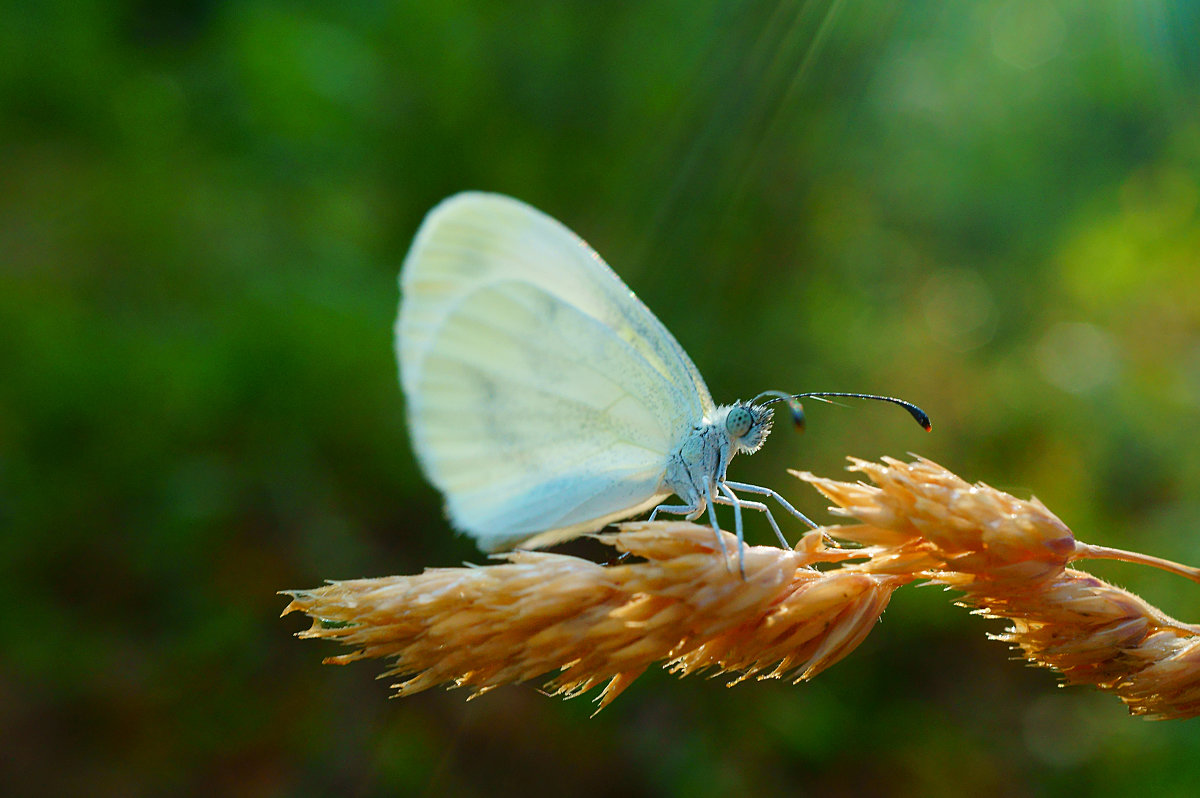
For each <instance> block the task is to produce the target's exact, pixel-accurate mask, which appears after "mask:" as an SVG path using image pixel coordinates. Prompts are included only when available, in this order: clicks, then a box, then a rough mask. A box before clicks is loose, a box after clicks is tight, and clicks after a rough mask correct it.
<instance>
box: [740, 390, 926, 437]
mask: <svg viewBox="0 0 1200 798" xmlns="http://www.w3.org/2000/svg"><path fill="white" fill-rule="evenodd" d="M765 396H770V397H773V398H772V399H769V400H768V401H766V402H763V405H770V404H774V403H775V402H787V405H788V408H789V409H790V410H791V412H792V420H793V421H794V422H795V423H796V425H797V426H799V427H803V426H804V411H803V409H801V408H800V401H799V400H801V399H804V398H806V397H810V396H811V397H813V398H825V397H830V396H841V397H845V398H847V399H871V400H873V401H876V402H889V403H891V404H894V405H899V406H900V407H903V408H904V409H905V410H907V411H908V414H909V415H910V416H912V417H913V418H914V419H915V420H916V422H917V423H918V424H920V425H921V426H922V427H924V428H925V431H926V432H928V431H930V430H932V429H933V424H932V423H931V422H930V421H929V415H928V414H927V413H926V412H925V411H924V410H922V409H921V408H919V407H917V406H916V405H914V404H913V403H912V402H906V401H904V400H903V399H897V398H896V397H894V396H879V395H877V394H873V393H846V392H844V391H814V392H811V393H793V394H787V393H784V392H783V391H763V392H762V393H760V394H759V395H758V396H756V397H754V399H753V400H752V401H751V404H757V403H758V400H759V399H761V398H763V397H765Z"/></svg>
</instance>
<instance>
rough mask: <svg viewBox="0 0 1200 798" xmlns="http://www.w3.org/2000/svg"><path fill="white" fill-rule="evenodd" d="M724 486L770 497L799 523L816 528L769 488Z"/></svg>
mask: <svg viewBox="0 0 1200 798" xmlns="http://www.w3.org/2000/svg"><path fill="white" fill-rule="evenodd" d="M725 484H727V485H729V487H731V488H734V489H735V490H741V491H745V492H746V493H757V494H758V495H759V496H770V497H771V498H772V499H774V500H775V501H777V502H779V503H780V504H781V505H783V509H785V510H787V511H788V512H789V513H791V514H792V515H794V516H796V517H797V518H799V519H800V520H801V521H803V522H804V523H806V524H808V526H809V528H811V529H816V528H817V525H816V524H814V523H813V522H812V519H810V518H809V517H808V516H807V515H805V514H804V513H802V512H800V511H799V510H797V509H796V508H795V507H793V506H792V505H791V504H789V503H788V501H787V499H785V498H783V497H782V496H780V495H779V494H778V493H776V492H775V491H773V490H771V489H770V488H762V487H759V486H758V485H747V484H746V483H745V482H727V483H725ZM788 548H791V547H790V546H789V547H788Z"/></svg>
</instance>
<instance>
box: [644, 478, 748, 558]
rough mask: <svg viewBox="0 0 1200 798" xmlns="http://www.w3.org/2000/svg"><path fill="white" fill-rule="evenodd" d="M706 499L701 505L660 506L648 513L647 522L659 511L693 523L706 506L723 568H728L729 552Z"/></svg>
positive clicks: (711, 504)
mask: <svg viewBox="0 0 1200 798" xmlns="http://www.w3.org/2000/svg"><path fill="white" fill-rule="evenodd" d="M707 499H708V497H707V496H705V502H704V504H701V503H700V502H696V503H694V504H660V505H658V506H657V507H655V508H654V509H653V510H652V511H651V512H650V518H649V519H648V520H650V521H653V520H654V518H655V516H657V515H658V513H659V511H660V510H661V511H662V512H664V513H671V514H672V515H682V516H683V517H684V518H686V519H687V520H689V521H695V520H696V519H697V518H699V517H700V514H701V513H703V512H704V508H705V507H706V506H707V507H708V520H709V523H711V524H712V528H713V532H715V533H716V536H717V545H718V546H720V547H721V555H722V556H723V557H724V559H725V567H726V568H729V552H728V551H727V550H726V549H725V539H724V538H722V537H721V527H719V526H718V525H717V514H716V513H715V512H714V511H713V503H712V502H711V501H708V500H707Z"/></svg>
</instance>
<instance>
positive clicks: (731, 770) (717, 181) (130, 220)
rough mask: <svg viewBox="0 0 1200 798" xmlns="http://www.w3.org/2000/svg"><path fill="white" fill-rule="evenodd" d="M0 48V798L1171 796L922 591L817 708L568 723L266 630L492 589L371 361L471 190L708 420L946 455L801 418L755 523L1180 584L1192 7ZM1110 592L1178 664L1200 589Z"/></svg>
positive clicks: (658, 686) (422, 11) (1174, 726)
mask: <svg viewBox="0 0 1200 798" xmlns="http://www.w3.org/2000/svg"><path fill="white" fill-rule="evenodd" d="M4 18H5V24H4V25H3V26H0V63H3V65H4V66H3V67H2V68H0V109H2V112H0V143H2V146H3V153H4V156H3V158H2V159H0V340H2V341H3V342H4V344H3V346H0V374H3V375H4V376H3V378H2V379H0V526H2V528H3V530H4V535H3V539H4V541H5V549H6V551H5V556H4V557H3V558H0V569H2V571H0V613H2V619H0V620H2V623H3V627H4V628H5V630H6V634H5V635H4V642H3V654H2V656H0V728H3V729H4V730H5V732H6V733H5V738H6V744H5V755H4V756H3V757H0V783H4V784H5V785H7V787H6V790H5V791H6V793H7V794H17V793H29V794H40V795H51V794H62V795H121V796H137V795H164V794H172V795H189V794H195V795H199V794H203V795H211V794H217V795H231V796H239V795H244V796H260V795H326V794H333V793H335V792H336V793H340V794H353V795H396V794H425V795H509V794H513V795H516V794H528V793H529V792H530V790H531V789H540V790H541V791H544V792H549V793H555V792H564V793H565V792H570V793H572V794H575V795H606V794H617V793H620V794H625V795H652V794H653V795H688V796H692V797H694V796H707V795H730V794H751V793H753V794H756V795H775V794H797V793H800V794H803V793H805V792H811V793H812V794H823V795H829V794H846V795H849V794H861V793H870V794H876V795H923V796H929V795H934V796H936V795H961V794H974V795H980V796H990V795H1055V794H1066V793H1071V794H1077V793H1078V794H1094V795H1123V794H1131V793H1134V792H1136V793H1138V794H1151V793H1152V794H1155V795H1159V796H1171V795H1191V794H1193V791H1194V787H1195V784H1196V783H1198V782H1200V736H1198V735H1197V732H1196V730H1197V728H1198V727H1197V726H1196V722H1195V721H1193V722H1185V723H1160V724H1149V723H1145V722H1142V721H1140V720H1133V719H1128V718H1126V717H1125V716H1124V714H1123V711H1122V709H1121V707H1120V706H1119V705H1117V704H1116V703H1115V702H1114V701H1113V700H1111V699H1109V698H1107V697H1104V696H1099V695H1093V694H1091V693H1088V692H1087V691H1083V690H1067V691H1057V690H1055V689H1054V680H1053V678H1052V676H1051V675H1050V674H1048V673H1044V672H1037V671H1031V670H1028V669H1024V668H1022V667H1021V666H1020V665H1018V664H1017V663H1014V662H1011V661H1008V659H1007V657H1006V652H1005V651H1004V650H1003V648H1002V647H1001V646H1000V645H999V644H997V643H994V642H989V641H988V640H986V639H985V637H984V634H985V632H986V631H988V630H994V628H995V627H994V626H991V625H989V624H988V623H987V622H984V621H981V620H979V619H977V618H971V617H968V616H966V615H965V614H964V613H962V612H960V611H957V610H955V609H953V608H952V607H951V606H950V604H949V602H948V601H947V597H946V596H945V595H944V594H940V593H934V592H932V591H914V590H907V591H902V592H901V594H900V595H899V596H898V597H897V599H896V601H895V602H894V604H893V606H892V608H891V609H890V610H889V612H888V614H887V615H886V616H885V623H884V624H882V625H881V626H880V627H879V629H878V630H877V632H876V634H874V635H873V636H872V638H871V639H870V640H868V642H867V643H866V644H865V645H864V647H863V648H862V649H861V650H859V651H858V652H856V653H855V654H854V655H853V656H852V657H851V658H850V659H849V660H848V661H847V662H845V663H843V664H841V665H839V666H838V667H837V668H835V669H833V670H832V671H831V672H829V673H827V674H824V675H822V676H821V677H820V678H819V679H817V681H816V682H814V683H813V684H810V685H803V686H799V687H794V686H791V685H788V684H783V683H777V682H767V683H756V684H748V685H741V686H739V687H737V688H736V689H734V690H732V691H727V690H725V689H724V688H723V687H722V686H721V685H720V684H718V683H712V682H708V683H706V682H703V681H691V680H689V681H684V682H678V681H676V680H674V679H672V678H670V677H668V676H665V675H663V674H648V675H647V676H646V677H644V678H643V679H642V680H641V681H640V682H639V683H638V684H637V685H635V686H634V687H633V688H632V689H631V690H629V691H628V692H627V693H626V694H625V695H624V696H622V697H621V699H620V700H619V701H618V702H617V703H616V704H615V705H614V706H613V707H612V708H610V709H609V710H606V711H605V712H604V713H602V715H600V716H599V717H598V718H596V719H594V720H588V719H587V715H588V713H589V712H590V705H589V704H587V702H586V701H585V700H578V701H574V702H567V703H564V702H561V701H557V700H551V699H548V698H545V697H543V696H541V695H540V694H538V692H537V690H536V689H535V687H536V686H535V685H529V686H526V687H520V688H510V689H505V690H499V691H496V692H495V693H492V694H489V695H488V696H486V697H484V698H482V699H480V700H478V701H474V702H471V703H470V704H467V703H465V702H464V701H463V699H464V697H465V696H463V695H462V694H460V693H453V692H452V693H448V694H447V693H431V694H426V695H422V696H418V697H415V698H412V699H408V700H405V701H402V702H388V701H386V700H385V696H386V694H387V693H386V689H385V685H384V684H380V683H377V682H375V681H374V676H375V674H376V669H375V668H374V667H373V666H371V665H362V666H358V667H351V668H346V669H331V668H325V667H321V666H320V665H319V664H318V663H319V660H320V658H321V656H323V655H324V654H327V653H329V649H327V648H322V647H320V646H317V645H314V644H310V643H300V642H297V641H295V640H293V639H292V638H291V637H289V634H290V633H291V632H293V631H295V630H297V629H299V628H300V627H301V625H302V624H301V621H300V620H299V619H294V618H289V619H286V620H284V621H282V622H281V621H279V620H278V619H277V618H276V615H277V613H278V611H279V610H280V609H281V608H282V606H283V604H284V600H283V599H282V598H280V597H278V596H276V595H275V594H274V591H276V590H279V589H282V588H297V587H308V586H312V585H315V584H318V583H319V582H320V580H322V579H324V578H345V577H355V576H378V575H385V574H389V573H402V572H412V571H415V570H418V569H420V568H422V567H425V566H440V565H454V564H457V563H459V562H461V561H462V560H464V559H469V560H471V561H475V562H479V561H481V560H482V557H481V555H479V554H478V553H477V552H475V551H474V549H473V548H472V546H471V545H470V543H469V542H468V541H466V540H464V539H462V538H456V537H454V536H453V535H451V534H450V533H449V531H448V527H447V524H446V523H445V521H444V520H443V519H442V517H441V514H440V508H439V502H440V500H439V497H438V496H437V495H436V493H435V492H434V491H433V490H432V489H431V488H430V487H429V486H428V485H427V484H426V483H425V482H424V481H423V480H422V479H421V477H420V475H419V473H418V471H417V469H416V465H415V463H414V461H413V458H412V455H411V453H410V450H409V446H408V442H407V439H406V436H405V430H404V421H403V400H402V397H401V396H400V393H399V391H398V388H397V386H396V377H395V364H394V363H393V360H392V353H391V340H390V339H391V323H392V319H393V314H394V310H395V306H396V302H397V292H396V288H395V276H396V270H397V267H398V265H399V263H400V260H401V258H402V257H403V254H404V252H405V250H406V248H407V246H408V243H409V240H410V237H411V235H412V233H413V231H414V230H415V229H416V226H417V225H418V223H419V221H420V219H421V216H422V214H423V213H424V212H425V211H426V210H427V209H428V208H429V207H431V206H432V205H433V204H434V203H435V202H436V201H437V200H439V199H441V198H442V197H444V196H446V195H447V194H450V193H452V192H454V191H457V190H461V189H464V188H481V189H488V190H496V191H503V192H505V193H508V194H512V195H514V196H517V197H520V198H522V199H524V200H526V201H528V202H531V203H533V204H534V205H536V206H538V207H540V208H542V209H544V210H546V211H547V212H549V213H551V214H552V215H554V216H556V217H558V218H560V219H562V220H563V221H564V222H566V223H567V224H568V225H569V226H571V227H572V228H573V229H575V230H577V231H578V232H579V233H580V234H582V235H584V236H586V237H587V238H588V239H589V240H590V241H591V243H592V244H593V245H595V246H596V248H597V249H598V250H599V251H600V252H601V253H602V254H603V255H604V256H605V257H606V258H607V259H608V260H609V262H610V263H611V264H613V266H614V268H616V270H617V271H618V272H619V273H620V274H621V275H622V276H623V277H624V278H625V279H626V280H627V281H628V282H629V284H630V285H631V286H632V287H633V288H634V289H635V290H636V291H638V293H639V294H640V295H641V296H642V298H643V299H644V300H645V301H646V302H647V304H648V305H649V306H650V307H651V308H653V309H654V310H655V312H656V313H657V314H658V315H659V316H660V318H661V319H662V320H663V321H664V323H665V324H666V325H667V326H668V327H669V328H670V329H671V330H672V331H673V332H674V333H675V335H676V337H677V338H678V339H679V340H680V342H681V343H682V344H683V345H684V346H685V347H686V348H687V349H688V351H689V352H690V353H691V355H692V357H693V359H694V360H695V361H696V362H697V364H698V365H699V367H700V369H701V370H702V371H703V373H704V374H705V376H706V379H707V380H708V382H709V386H710V388H711V389H712V392H713V394H714V396H715V397H716V398H717V399H718V400H719V401H720V400H724V401H728V400H732V399H734V398H737V397H739V396H740V397H743V398H745V397H749V396H751V395H753V394H755V393H757V392H758V391H760V390H763V389H766V388H786V389H793V390H819V389H825V390H866V391H878V392H887V393H893V394H896V395H900V396H904V397H906V398H909V399H912V400H914V401H917V402H918V403H920V404H921V405H923V406H924V407H925V408H926V409H927V410H928V411H929V412H930V414H931V415H932V416H933V418H934V422H935V430H934V434H933V435H930V436H925V435H924V434H923V433H922V432H921V431H920V430H919V429H917V427H916V426H915V425H912V424H911V423H910V422H908V421H907V420H905V419H904V418H903V416H902V414H900V413H898V412H897V411H895V409H894V408H887V407H883V406H855V407H854V408H852V409H842V408H836V407H829V406H825V405H810V407H809V432H808V433H807V436H806V437H805V438H803V439H799V438H796V437H795V436H791V435H790V433H789V431H787V430H785V429H782V428H781V429H780V430H779V431H777V432H776V435H775V437H774V439H773V440H772V441H771V442H770V445H769V446H768V447H767V448H766V449H765V450H764V452H762V453H761V454H759V455H758V456H757V457H754V458H751V459H744V460H739V461H738V462H737V463H736V464H735V471H736V476H737V478H738V479H741V480H746V481H757V482H759V483H762V484H771V485H775V486H778V487H780V488H781V489H783V490H785V492H786V493H787V494H788V495H789V496H790V497H791V498H793V499H794V500H796V501H797V502H798V503H799V504H800V506H801V507H802V508H804V509H805V510H806V511H808V512H810V513H812V514H816V515H818V516H819V517H823V516H820V514H821V508H822V502H820V501H819V500H818V499H817V497H816V496H815V494H812V493H811V491H807V490H805V489H803V488H801V487H800V486H799V485H796V484H794V483H792V482H791V481H790V478H788V477H786V476H785V475H784V473H783V470H784V468H785V467H789V466H791V467H802V468H807V469H811V470H814V471H816V472H818V473H822V474H830V475H836V474H837V473H840V468H841V464H842V458H843V457H844V456H845V455H847V454H853V455H858V456H864V457H876V456H878V455H880V454H893V455H903V453H904V452H906V451H910V450H912V451H919V452H920V453H922V454H925V455H927V456H930V457H933V458H934V459H936V460H939V461H940V462H942V463H943V464H945V465H947V466H948V467H950V468H952V469H953V470H955V471H957V472H958V473H960V474H962V475H963V476H964V477H966V478H968V479H982V480H986V481H988V482H990V483H992V484H994V485H997V486H998V487H1002V488H1005V489H1008V490H1012V491H1014V492H1017V493H1018V494H1020V495H1023V496H1024V495H1028V494H1029V493H1031V492H1033V491H1036V492H1037V494H1038V496H1039V497H1040V498H1042V499H1043V500H1044V501H1045V502H1046V503H1047V504H1048V506H1049V507H1051V509H1053V510H1055V511H1056V512H1057V513H1058V514H1059V515H1060V516H1061V517H1062V518H1063V519H1064V520H1065V521H1067V523H1069V524H1070V525H1071V526H1072V527H1073V528H1074V529H1075V531H1076V532H1077V534H1078V535H1079V536H1080V537H1082V538H1084V539H1086V540H1088V541H1091V542H1095V543H1103V544H1109V545H1120V546H1125V547H1130V548H1136V549H1139V550H1143V551H1147V552H1150V553H1154V554H1159V555H1163V556H1168V557H1173V558H1177V559H1179V560H1182V561H1185V562H1190V563H1193V564H1200V535H1197V534H1196V530H1197V528H1200V446H1197V439H1196V431H1197V429H1200V427H1198V425H1197V414H1198V412H1200V210H1198V205H1200V179H1198V175H1200V46H1198V45H1197V42H1198V41H1200V35H1198V34H1200V6H1198V5H1197V4H1196V3H1191V2H1188V1H1187V0H1177V1H1175V2H1172V1H1171V0H1147V1H1146V2H1142V3H1122V2H1117V0H1054V1H1053V2H1050V1H1048V0H1047V1H1044V2H1035V1H1034V0H953V1H952V2H933V1H932V0H908V1H907V2H901V1H900V0H893V1H892V2H877V3H867V2H856V1H849V2H839V1H837V0H832V1H830V2H819V1H818V0H812V1H811V2H802V1H801V0H778V2H775V3H769V4H758V3H737V2H728V1H726V2H720V1H718V2H704V0H701V1H700V2H695V1H693V2H681V1H680V0H655V1H654V2H645V3H620V4H610V3H588V2H561V1H560V2H544V1H543V2H516V3H505V2H485V1H484V0H447V1H446V2H438V3H416V2H408V0H396V1H395V2H391V3H379V2H367V1H366V0H357V1H356V0H348V1H347V2H339V3H321V2H291V3H282V2H269V1H267V0H249V1H248V2H240V3H220V2H215V0H190V1H188V0H173V1H171V2H157V3H152V2H145V0H141V1H140V2H125V3H120V2H118V3H112V2H98V1H97V0H69V1H67V0H58V1H57V2H54V1H52V0H46V1H44V2H35V3H30V4H16V3H10V4H8V7H7V8H6V10H5V14H4ZM1188 430H1191V432H1188ZM752 534H753V535H755V536H758V539H759V540H761V541H763V542H766V541H767V540H768V539H769V538H768V536H767V533H766V531H765V529H759V528H757V527H755V528H754V529H753V530H752ZM1096 571H1097V572H1098V573H1099V574H1100V575H1102V576H1105V577H1108V578H1111V579H1116V580H1117V581H1120V582H1122V583H1125V584H1128V585H1130V586H1131V587H1134V588H1135V589H1137V590H1139V591H1142V592H1143V593H1144V594H1145V595H1146V596H1147V597H1148V598H1150V599H1151V600H1152V601H1155V602H1157V603H1159V604H1160V605H1162V606H1164V607H1165V608H1166V609H1167V610H1169V611H1172V612H1175V613H1177V614H1179V615H1181V616H1182V617H1183V618H1185V619H1188V620H1196V615H1195V607H1196V606H1197V605H1196V595H1197V594H1196V586H1195V585H1191V584H1187V583H1178V584H1177V582H1179V580H1174V579H1172V578H1170V577H1167V576H1165V575H1162V574H1158V573H1145V572H1143V571H1142V570H1140V569H1136V568H1132V567H1125V566H1107V565H1106V566H1104V567H1097V569H1096ZM10 790H12V791H11V792H10Z"/></svg>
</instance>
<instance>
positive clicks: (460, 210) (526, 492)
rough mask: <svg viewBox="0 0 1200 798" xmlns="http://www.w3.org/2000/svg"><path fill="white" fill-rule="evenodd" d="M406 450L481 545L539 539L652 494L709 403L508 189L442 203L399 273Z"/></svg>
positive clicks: (632, 305) (591, 263) (586, 265)
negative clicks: (408, 448) (505, 192)
mask: <svg viewBox="0 0 1200 798" xmlns="http://www.w3.org/2000/svg"><path fill="white" fill-rule="evenodd" d="M400 284H401V292H402V300H401V304H400V315H399V318H398V319H397V322H396V348H397V354H398V356H399V360H400V377H401V383H402V385H403V387H404V392H405V394H406V396H407V399H408V421H409V428H410V431H411V435H412V440H413V445H414V448H415V449H416V452H417V457H418V459H419V461H420V463H421V466H422V468H423V469H424V471H425V473H426V475H427V476H428V477H429V479H430V481H431V482H433V484H434V485H436V486H437V487H438V488H439V489H440V490H441V491H442V493H443V494H444V495H445V497H446V505H447V511H448V513H449V515H450V519H451V521H452V522H453V523H454V525H455V526H456V527H457V528H458V529H460V530H463V531H465V532H467V533H469V534H470V535H471V536H472V537H474V538H475V539H476V540H477V541H478V542H479V544H480V546H481V547H482V548H484V549H488V550H496V549H502V548H506V547H510V546H513V545H517V544H523V545H526V546H530V545H548V544H549V543H553V542H555V541H557V540H564V539H567V538H570V537H573V536H576V535H580V534H584V533H587V532H591V531H595V530H597V529H600V528H601V527H603V526H604V525H605V524H607V523H609V522H610V521H615V520H618V519H621V518H627V517H629V516H631V515H635V514H637V513H639V512H641V511H643V510H646V509H649V508H650V507H653V506H655V505H656V504H659V503H661V501H662V500H663V499H665V498H666V497H667V496H669V495H670V494H671V491H670V489H668V488H665V487H664V485H663V481H662V480H663V476H664V473H665V469H666V460H667V457H668V455H669V454H670V452H671V450H672V448H673V447H674V446H675V445H676V444H677V442H678V441H679V440H680V439H681V436H682V434H684V433H685V432H686V431H687V429H689V428H690V426H691V425H693V424H695V423H697V422H698V421H699V420H700V419H701V418H703V417H704V416H705V415H707V414H708V413H710V412H711V410H712V409H713V403H712V399H711V397H710V396H709V393H708V389H707V388H706V387H705V385H704V381H703V380H702V379H701V377H700V374H699V372H698V371H697V370H696V367H695V366H694V365H693V364H692V362H691V360H690V359H689V358H688V356H687V354H686V353H685V352H684V351H683V349H682V348H681V347H680V346H679V344H678V343H677V342H676V341H675V339H674V338H673V337H672V336H671V334H670V332H668V331H667V329H666V328H665V327H663V325H662V323H661V322H659V321H658V319H656V318H655V317H654V315H653V314H652V313H651V312H650V311H649V310H648V309H647V308H646V306H645V305H643V304H642V303H641V301H640V300H638V298H637V297H636V296H634V294H633V292H631V291H630V290H629V288H628V287H626V286H625V284H624V283H622V282H621V280H620V278H618V277H617V276H616V274H614V273H613V271H612V270H611V269H609V268H608V266H607V265H606V264H605V263H604V261H603V260H601V258H600V256H599V255H597V254H596V253H595V252H594V251H593V250H592V249H591V248H590V247H588V246H587V244H585V243H584V242H583V241H582V240H581V239H579V237H577V236H576V235H574V234H573V233H572V232H571V231H570V230H568V229H567V228H566V227H564V226H563V225H562V224H560V223H559V222H557V221H555V220H554V219H552V218H551V217H549V216H547V215H545V214H543V213H541V212H540V211H537V210H535V209H533V208H531V207H530V206H528V205H525V204H524V203H521V202H518V201H517V200H514V199H511V198H509V197H504V196H501V195H496V194H481V193H467V194H459V195H457V196H454V197H451V198H449V199H447V200H445V201H444V202H442V203H441V204H440V205H438V206H437V207H436V208H434V209H433V210H432V211H430V213H429V215H428V216H427V217H426V218H425V221H424V222H423V223H422V225H421V229H420V230H419V231H418V233H417V236H416V239H415V240H414V242H413V246H412V249H411V250H410V252H409V254H408V257H407V258H406V259H405V262H404V267H403V269H402V270H401V275H400Z"/></svg>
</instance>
